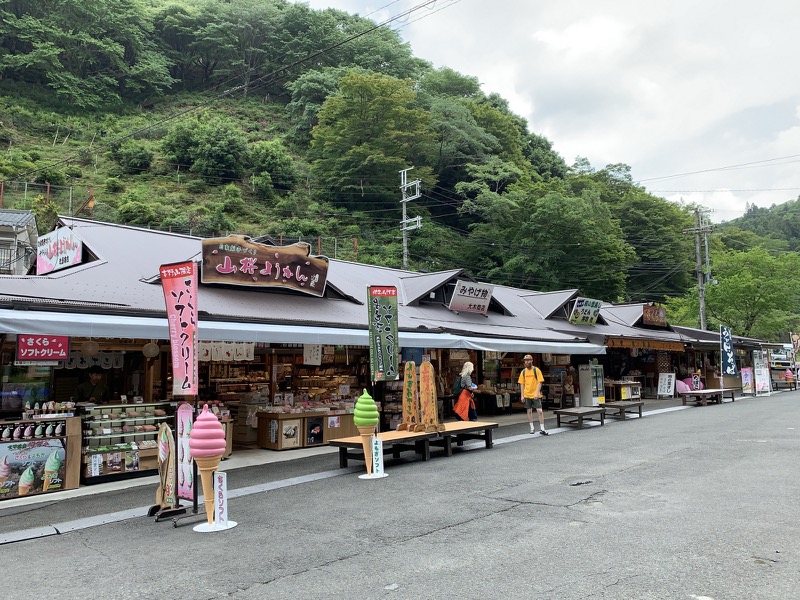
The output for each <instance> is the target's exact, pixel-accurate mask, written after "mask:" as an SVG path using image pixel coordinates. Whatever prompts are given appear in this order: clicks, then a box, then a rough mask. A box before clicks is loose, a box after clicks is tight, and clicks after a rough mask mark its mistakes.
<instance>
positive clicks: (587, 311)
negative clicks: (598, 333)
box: [569, 298, 603, 325]
mask: <svg viewBox="0 0 800 600" xmlns="http://www.w3.org/2000/svg"><path fill="white" fill-rule="evenodd" d="M602 304H603V301H602V300H593V299H591V298H576V299H575V305H574V306H573V307H572V312H571V313H570V315H569V322H570V323H574V324H575V325H594V324H595V323H597V317H599V316H600V306H602Z"/></svg>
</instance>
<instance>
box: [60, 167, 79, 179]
mask: <svg viewBox="0 0 800 600" xmlns="http://www.w3.org/2000/svg"><path fill="white" fill-rule="evenodd" d="M64 173H65V174H66V175H67V177H70V178H71V179H80V178H81V177H83V170H82V169H81V168H80V167H79V166H78V165H68V166H67V168H66V169H64Z"/></svg>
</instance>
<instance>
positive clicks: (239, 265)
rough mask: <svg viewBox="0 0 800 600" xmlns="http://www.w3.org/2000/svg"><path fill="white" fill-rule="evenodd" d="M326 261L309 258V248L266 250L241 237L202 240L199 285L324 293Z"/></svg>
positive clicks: (282, 247) (298, 245) (297, 246)
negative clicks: (223, 285)
mask: <svg viewBox="0 0 800 600" xmlns="http://www.w3.org/2000/svg"><path fill="white" fill-rule="evenodd" d="M327 280H328V258H327V257H325V256H311V246H309V245H308V244H306V243H305V242H298V243H296V244H292V245H291V246H267V245H266V244H259V243H258V242H253V241H252V240H251V239H250V238H248V237H246V236H243V235H231V236H228V237H226V238H211V239H207V240H203V269H202V273H201V278H200V282H201V283H211V284H214V283H224V284H228V285H244V286H251V287H277V288H284V289H292V290H296V291H298V292H303V293H305V294H310V295H312V296H320V297H321V296H322V295H323V294H324V293H325V283H326V282H327Z"/></svg>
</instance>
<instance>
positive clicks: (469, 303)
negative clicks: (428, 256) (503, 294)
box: [447, 280, 494, 315]
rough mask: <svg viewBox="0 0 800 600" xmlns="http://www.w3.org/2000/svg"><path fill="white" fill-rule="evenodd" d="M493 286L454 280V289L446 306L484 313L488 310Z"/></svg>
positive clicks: (463, 310)
mask: <svg viewBox="0 0 800 600" xmlns="http://www.w3.org/2000/svg"><path fill="white" fill-rule="evenodd" d="M492 290H494V286H493V285H490V284H488V283H473V282H471V281H461V280H459V281H458V282H456V289H455V290H454V291H453V297H452V298H450V304H448V306H447V308H449V309H450V310H457V311H459V312H472V313H478V314H481V315H485V314H486V313H487V312H488V310H489V302H491V300H492Z"/></svg>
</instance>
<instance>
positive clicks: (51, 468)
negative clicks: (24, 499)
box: [42, 450, 61, 492]
mask: <svg viewBox="0 0 800 600" xmlns="http://www.w3.org/2000/svg"><path fill="white" fill-rule="evenodd" d="M60 468H61V457H60V456H59V455H58V450H53V453H52V454H51V455H50V456H48V457H47V462H45V463H44V485H43V487H42V491H43V492H46V491H47V490H49V489H51V488H54V489H57V488H60V487H61V479H60V478H59V477H58V470H59V469H60ZM53 480H55V481H53Z"/></svg>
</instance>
